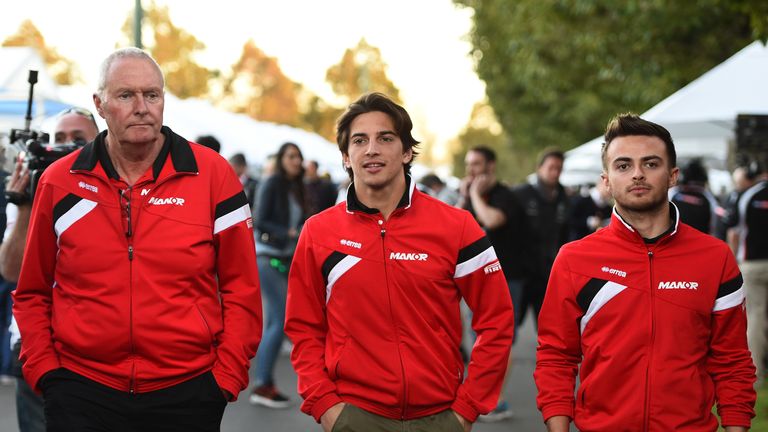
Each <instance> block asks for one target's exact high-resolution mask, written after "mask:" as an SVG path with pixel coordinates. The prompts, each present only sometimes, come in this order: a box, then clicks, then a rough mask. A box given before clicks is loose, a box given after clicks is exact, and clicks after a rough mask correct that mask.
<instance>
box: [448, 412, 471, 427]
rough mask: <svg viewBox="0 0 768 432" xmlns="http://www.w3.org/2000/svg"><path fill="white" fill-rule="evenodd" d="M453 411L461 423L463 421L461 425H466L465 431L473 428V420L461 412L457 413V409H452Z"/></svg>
mask: <svg viewBox="0 0 768 432" xmlns="http://www.w3.org/2000/svg"><path fill="white" fill-rule="evenodd" d="M451 412H452V413H453V415H455V416H456V418H457V419H458V420H459V423H461V425H462V426H463V427H464V432H469V431H471V430H472V422H470V421H469V420H467V419H465V418H464V417H462V416H461V414H459V413H457V412H456V411H453V410H451Z"/></svg>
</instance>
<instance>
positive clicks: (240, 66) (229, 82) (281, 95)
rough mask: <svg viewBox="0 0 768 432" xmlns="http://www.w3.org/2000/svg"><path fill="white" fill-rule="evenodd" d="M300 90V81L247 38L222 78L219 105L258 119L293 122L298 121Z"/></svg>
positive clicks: (289, 123)
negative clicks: (286, 74)
mask: <svg viewBox="0 0 768 432" xmlns="http://www.w3.org/2000/svg"><path fill="white" fill-rule="evenodd" d="M299 90H300V87H299V85H298V84H296V83H295V82H293V81H291V80H290V79H289V78H288V77H286V76H285V74H283V71H282V70H281V69H280V66H279V65H278V63H277V59H275V58H273V57H269V56H268V55H266V54H265V53H264V52H263V51H262V50H261V49H259V47H257V46H256V43H255V42H254V41H253V40H248V41H247V42H246V43H245V45H244V46H243V52H242V54H241V55H240V59H239V60H238V62H237V63H235V65H234V66H232V74H231V75H230V76H229V77H228V78H226V79H225V84H224V97H223V99H222V105H224V106H225V107H227V108H229V109H231V110H233V111H235V112H242V113H245V114H248V115H249V116H251V117H253V118H255V119H257V120H262V121H270V122H275V123H281V124H288V125H293V126H296V125H298V124H299V121H300V120H299V108H298V102H297V97H298V92H299Z"/></svg>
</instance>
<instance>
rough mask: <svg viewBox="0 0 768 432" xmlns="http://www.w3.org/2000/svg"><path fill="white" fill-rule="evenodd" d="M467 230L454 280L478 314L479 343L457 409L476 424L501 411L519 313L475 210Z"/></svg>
mask: <svg viewBox="0 0 768 432" xmlns="http://www.w3.org/2000/svg"><path fill="white" fill-rule="evenodd" d="M464 214H465V218H464V227H463V232H462V236H461V245H460V250H459V256H458V260H457V264H456V271H455V273H454V280H455V282H456V285H457V286H458V287H459V290H460V291H461V294H462V296H463V297H464V300H465V301H466V302H467V305H468V306H469V308H470V309H471V310H472V329H473V330H474V331H475V332H476V333H477V340H476V342H475V345H474V347H473V348H472V354H471V358H470V362H469V366H468V370H467V377H466V379H465V380H464V382H463V383H462V384H461V385H460V386H459V388H458V391H457V394H456V399H455V400H454V402H453V405H452V406H451V408H452V409H453V410H454V411H456V412H457V413H459V414H461V415H462V417H464V418H466V419H467V420H469V421H472V422H474V421H475V420H476V419H477V416H478V415H479V414H485V413H488V412H490V411H491V410H493V409H494V408H495V407H496V404H497V402H498V398H499V393H500V392H501V386H502V384H503V382H504V374H505V372H506V369H507V362H508V359H509V350H510V347H511V346H512V335H513V333H514V325H515V324H514V321H515V320H514V312H513V309H512V301H511V299H510V296H509V288H508V287H507V283H506V280H505V278H504V273H503V272H502V270H501V265H500V264H499V261H498V259H497V258H496V252H495V251H494V249H493V247H492V246H491V243H490V241H489V240H488V238H487V237H486V236H485V233H484V232H483V231H482V229H481V228H480V226H479V225H478V224H477V222H475V220H474V219H473V218H472V216H471V215H470V214H469V212H464Z"/></svg>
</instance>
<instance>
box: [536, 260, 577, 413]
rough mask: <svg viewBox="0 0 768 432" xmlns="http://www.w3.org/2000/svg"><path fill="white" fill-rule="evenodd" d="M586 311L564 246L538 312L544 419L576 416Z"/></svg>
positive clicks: (540, 399)
mask: <svg viewBox="0 0 768 432" xmlns="http://www.w3.org/2000/svg"><path fill="white" fill-rule="evenodd" d="M582 315H583V313H582V310H581V308H580V307H579V305H578V303H577V301H576V292H575V289H574V287H573V283H572V280H571V272H570V269H569V268H568V264H567V259H566V257H565V254H564V249H561V250H560V253H559V254H558V255H557V258H556V259H555V263H554V265H553V267H552V272H551V273H550V277H549V284H548V285H547V291H546V294H545V296H544V303H543V305H542V308H541V312H540V313H539V332H538V333H539V334H538V346H537V347H536V369H535V371H534V373H533V378H534V381H535V382H536V388H537V389H538V395H537V396H536V406H537V407H538V409H539V410H540V411H541V413H542V416H543V417H544V421H547V420H548V419H549V418H550V417H552V416H557V415H563V416H568V417H570V418H571V419H573V416H574V406H575V403H576V401H575V398H574V394H573V392H574V388H575V385H576V373H577V371H578V368H579V362H580V361H581V333H580V331H579V322H580V320H581V317H582Z"/></svg>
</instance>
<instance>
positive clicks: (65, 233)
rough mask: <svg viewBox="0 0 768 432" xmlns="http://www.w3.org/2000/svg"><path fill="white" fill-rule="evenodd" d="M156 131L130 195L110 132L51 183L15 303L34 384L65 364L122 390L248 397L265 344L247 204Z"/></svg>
mask: <svg viewBox="0 0 768 432" xmlns="http://www.w3.org/2000/svg"><path fill="white" fill-rule="evenodd" d="M162 132H163V134H164V135H165V144H164V146H163V148H162V150H161V152H160V154H159V155H158V157H157V159H156V160H155V163H154V164H153V166H152V168H151V169H150V170H148V172H147V173H146V174H145V175H144V176H143V177H142V178H141V179H139V180H138V181H137V182H136V184H135V185H134V186H133V187H131V188H128V186H127V185H126V184H125V183H124V182H123V181H121V180H119V176H118V174H117V172H116V170H115V169H114V167H113V166H112V163H111V162H110V160H109V157H108V156H107V154H106V148H105V145H104V139H105V137H106V132H102V133H101V134H100V135H99V136H98V137H97V138H96V140H95V141H94V142H92V143H90V144H88V145H86V146H85V147H83V148H82V149H81V150H79V151H77V152H74V153H72V154H70V155H68V156H66V157H64V158H62V159H61V160H59V161H57V162H56V163H54V164H53V165H51V166H50V167H49V168H48V169H47V170H46V171H45V172H44V174H43V176H42V179H41V180H40V185H39V186H38V189H37V194H36V196H35V201H34V205H33V210H32V219H31V221H30V229H29V238H28V242H27V247H26V253H25V256H24V262H23V265H22V269H21V276H20V278H19V283H18V288H17V289H16V291H15V294H14V301H15V304H14V315H15V317H16V319H17V321H18V324H19V327H20V329H21V336H22V344H23V345H22V351H21V357H22V360H23V361H24V376H25V377H26V379H27V381H28V382H29V383H30V385H32V386H33V387H37V384H38V381H39V379H40V377H42V376H43V375H44V374H45V373H46V372H48V371H50V370H53V369H56V368H59V367H65V368H67V369H70V370H72V371H73V372H76V373H78V374H80V375H84V376H86V377H88V378H90V379H92V380H94V381H97V382H99V383H102V384H104V385H107V386H109V387H112V388H115V389H118V390H122V391H126V392H128V391H133V392H137V393H141V392H147V391H152V390H157V389H161V388H165V387H169V386H171V385H174V384H177V383H179V382H182V381H185V380H187V379H190V378H192V377H194V376H196V375H199V374H202V373H204V372H206V371H208V370H212V372H213V375H214V377H215V378H216V381H217V383H218V384H219V386H220V387H222V388H223V389H226V390H227V391H229V392H230V393H232V394H233V395H235V396H236V395H237V394H238V393H239V392H240V390H242V389H244V388H245V387H246V386H247V384H248V365H249V360H250V358H251V357H253V355H254V353H255V352H256V347H257V345H258V343H259V340H260V337H261V296H260V293H259V280H258V271H257V269H256V264H255V263H256V261H255V259H256V257H255V248H254V242H253V233H252V230H251V226H252V224H251V220H250V209H249V207H248V202H247V199H246V197H245V194H244V193H243V188H242V186H241V184H240V181H239V180H238V178H237V177H236V176H235V174H234V172H233V171H232V168H231V167H230V166H229V165H228V163H227V162H226V160H224V159H223V158H221V157H220V156H219V155H217V154H215V153H214V152H212V151H211V150H209V149H207V148H205V147H203V146H200V145H197V144H191V143H189V142H188V141H187V140H185V139H184V138H182V137H180V136H178V135H176V134H175V133H173V132H172V131H171V130H170V129H169V128H167V127H163V129H162ZM121 190H123V192H122V193H121ZM121 200H122V201H123V202H121ZM128 203H130V205H128ZM128 211H130V214H131V217H130V218H128V217H127V212H128Z"/></svg>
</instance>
